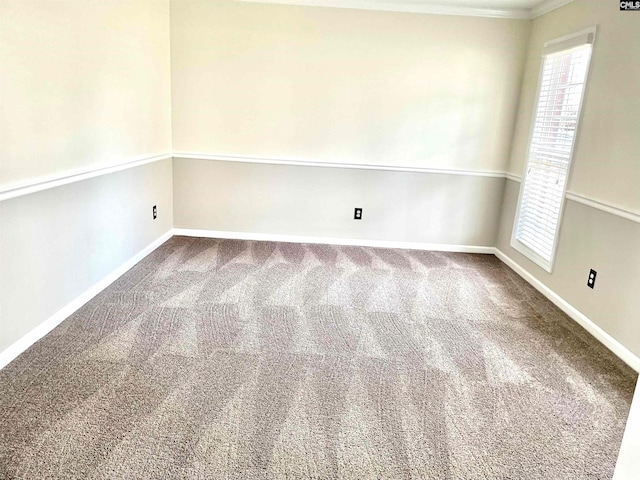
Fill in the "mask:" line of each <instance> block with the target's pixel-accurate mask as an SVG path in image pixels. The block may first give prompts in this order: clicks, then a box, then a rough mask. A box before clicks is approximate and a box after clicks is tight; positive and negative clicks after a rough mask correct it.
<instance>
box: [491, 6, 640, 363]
mask: <svg viewBox="0 0 640 480" xmlns="http://www.w3.org/2000/svg"><path fill="white" fill-rule="evenodd" d="M591 25H597V26H598V33H597V37H596V42H595V45H594V50H593V57H592V63H591V72H590V75H589V81H588V85H587V89H586V91H585V100H584V106H583V118H582V123H581V126H580V131H579V136H578V138H577V143H576V149H575V156H574V160H573V167H572V172H571V176H570V181H569V190H570V191H572V192H574V193H577V194H579V195H581V196H584V197H587V198H591V199H593V200H596V201H599V202H604V203H607V204H610V205H613V206H618V207H622V208H623V209H626V210H627V211H629V212H631V213H633V212H634V211H635V212H640V162H639V161H638V159H639V158H640V142H638V132H637V125H638V112H640V96H639V95H638V94H637V92H638V91H640V51H638V50H637V49H635V50H634V49H633V48H629V46H631V45H636V44H640V28H639V27H640V23H638V16H637V15H634V14H632V12H620V11H619V10H618V4H617V2H603V1H601V0H576V1H574V2H573V3H571V4H569V5H567V6H565V7H562V8H560V9H558V10H555V11H553V12H551V13H549V14H547V15H544V16H542V17H540V18H537V19H535V20H534V21H533V30H532V33H531V41H530V46H529V54H528V58H527V64H526V68H525V75H524V80H523V85H522V92H521V95H520V99H521V100H520V109H519V112H518V121H517V127H516V131H515V135H514V142H513V151H512V154H511V162H510V166H509V170H510V171H511V172H512V173H514V174H517V175H520V174H522V170H523V168H524V162H525V161H526V156H527V148H528V142H529V132H530V128H531V121H532V119H533V109H534V106H535V95H536V91H537V81H538V74H539V69H540V64H541V51H542V47H543V44H544V42H545V41H547V40H552V39H554V38H558V37H561V36H563V35H567V34H570V33H573V32H575V31H578V30H581V29H583V28H586V27H588V26H591ZM519 187H520V184H519V183H517V182H512V181H508V182H507V186H506V189H505V196H504V203H503V208H502V221H501V227H500V233H499V236H498V242H497V246H498V248H499V249H500V250H502V251H503V252H504V253H506V254H507V255H508V256H509V257H511V258H512V259H514V260H515V261H516V262H517V263H518V264H519V265H521V266H522V267H524V268H525V269H526V270H527V271H528V272H530V273H532V274H533V275H534V276H535V277H536V278H537V279H538V280H540V281H541V282H543V283H544V284H545V285H547V286H548V287H550V288H551V289H552V290H554V291H555V292H556V293H557V294H559V295H560V296H561V297H563V298H564V299H565V300H567V301H568V302H569V303H570V304H572V305H573V306H574V307H575V308H577V309H578V310H579V311H580V312H582V313H583V314H585V315H586V316H587V317H588V318H589V319H591V320H592V321H593V322H595V323H596V324H597V325H598V326H600V327H601V328H602V329H603V330H604V331H605V332H607V333H609V334H610V335H611V336H613V337H614V338H615V339H616V340H617V341H619V342H620V343H621V344H622V345H624V346H625V347H627V348H628V349H629V350H631V352H633V353H634V354H635V355H637V356H640V313H639V312H640V296H638V292H639V291H640V248H638V247H639V246H640V223H637V222H634V221H631V220H628V219H625V218H621V217H620V216H616V215H613V214H611V213H606V212H602V211H600V210H597V209H594V208H592V207H589V206H586V205H582V204H580V203H577V202H576V201H574V200H568V201H567V204H566V208H565V212H564V217H563V223H562V226H561V229H560V234H559V235H560V236H559V247H558V252H557V258H556V264H555V268H554V271H553V273H552V274H549V273H547V272H545V271H543V270H542V269H540V268H539V267H538V266H537V265H535V264H534V263H533V262H531V261H529V260H528V259H527V258H525V257H524V256H522V255H520V254H519V253H518V252H517V251H516V250H515V249H513V248H512V247H511V246H510V244H509V243H510V238H511V232H512V229H513V222H514V216H515V210H516V205H517V201H518V191H519V190H518V189H519ZM637 218H640V217H637ZM590 268H594V269H595V270H596V271H598V279H597V282H596V288H595V289H594V290H591V289H590V288H588V287H587V286H586V281H587V277H588V274H589V269H590Z"/></svg>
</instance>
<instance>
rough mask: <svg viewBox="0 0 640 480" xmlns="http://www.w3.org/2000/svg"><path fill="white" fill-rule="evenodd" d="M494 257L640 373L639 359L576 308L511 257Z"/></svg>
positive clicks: (501, 254) (497, 254)
mask: <svg viewBox="0 0 640 480" xmlns="http://www.w3.org/2000/svg"><path fill="white" fill-rule="evenodd" d="M495 255H496V257H498V258H499V259H500V260H502V261H503V262H504V263H505V264H506V265H507V266H509V267H510V268H511V269H512V270H513V271H515V272H516V273H517V274H518V275H520V276H521V277H522V278H524V279H525V280H526V281H527V282H528V283H530V284H531V285H532V286H533V287H534V288H535V289H536V290H538V291H539V292H540V293H542V294H543V295H544V296H545V297H547V298H548V299H549V300H551V301H552V302H553V303H554V304H555V305H556V306H557V307H558V308H560V310H562V311H563V312H564V313H566V314H567V315H569V317H571V318H572V319H573V320H575V321H576V322H577V323H578V324H580V325H581V326H582V327H583V328H584V329H585V330H586V331H587V332H589V333H590V334H591V335H593V336H594V337H595V338H596V339H597V340H598V341H599V342H600V343H602V344H603V345H604V346H605V347H607V348H608V349H609V350H611V351H612V352H613V353H614V354H615V355H616V356H617V357H618V358H620V360H622V361H623V362H624V363H626V364H627V365H629V366H630V367H631V368H633V369H634V370H635V371H636V372H639V373H640V358H639V357H637V356H636V355H635V354H634V353H632V352H631V351H629V350H628V349H627V348H626V347H625V346H623V345H622V344H621V343H620V342H618V341H617V340H616V339H615V338H613V337H612V336H611V335H609V334H608V333H607V332H605V331H604V330H603V329H602V328H600V327H599V326H598V325H596V324H595V323H594V322H593V321H592V320H590V319H589V318H587V316H586V315H584V314H583V313H582V312H580V311H579V310H578V309H577V308H575V307H574V306H573V305H571V304H570V303H569V302H567V301H566V300H565V299H564V298H562V297H560V296H559V295H558V294H557V293H555V292H554V291H553V290H551V289H550V288H549V287H547V286H546V285H545V284H544V283H542V282H541V281H540V280H538V279H537V278H536V277H534V276H533V275H531V274H530V273H529V272H528V271H526V270H525V269H524V268H523V267H521V266H520V265H519V264H517V263H516V262H515V261H514V260H513V259H512V258H511V257H509V256H508V255H507V254H505V253H504V252H502V251H501V250H500V249H498V248H496V249H495Z"/></svg>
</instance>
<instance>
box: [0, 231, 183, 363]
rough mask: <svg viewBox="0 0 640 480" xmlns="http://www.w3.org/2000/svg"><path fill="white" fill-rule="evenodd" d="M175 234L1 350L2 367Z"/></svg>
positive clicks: (169, 235) (120, 267)
mask: <svg viewBox="0 0 640 480" xmlns="http://www.w3.org/2000/svg"><path fill="white" fill-rule="evenodd" d="M172 236H173V231H172V230H169V231H168V232H166V233H165V234H163V235H162V236H160V237H159V238H158V239H157V240H154V241H153V242H151V243H150V244H149V245H147V246H146V247H145V248H143V249H142V250H141V251H139V252H138V253H136V254H135V255H134V256H133V257H131V258H130V259H129V260H127V261H126V262H124V263H123V264H122V265H120V266H119V267H118V268H116V269H115V270H114V271H113V272H111V273H110V274H109V275H107V276H106V277H104V278H103V279H102V280H100V281H99V282H98V283H96V284H95V285H94V286H92V287H91V288H89V290H87V291H86V292H84V293H83V294H81V295H80V296H79V297H77V298H76V299H75V300H72V301H71V302H70V303H68V304H67V305H65V306H64V307H62V309H60V310H58V311H57V312H56V313H54V314H53V315H52V316H50V317H49V318H48V319H46V320H45V321H43V322H42V323H41V324H40V325H38V326H37V327H36V328H34V329H33V330H31V331H30V332H29V333H27V334H26V335H25V336H23V337H22V338H20V340H18V341H17V342H15V343H13V344H12V345H10V346H9V347H8V348H6V349H5V350H4V351H2V352H0V369H2V368H4V367H6V366H7V365H8V364H9V363H10V362H11V361H13V360H14V359H15V358H16V357H17V356H18V355H20V354H21V353H23V352H24V351H26V350H27V349H28V348H29V347H30V346H31V345H33V344H34V343H36V342H37V341H38V340H40V339H41V338H42V337H44V336H45V335H46V334H47V333H49V332H50V331H51V330H53V329H54V328H56V327H57V326H58V325H60V324H61V323H62V322H63V321H64V320H66V319H67V318H68V317H69V316H70V315H72V314H73V313H74V312H75V311H76V310H78V309H79V308H80V307H82V306H83V305H84V304H85V303H87V302H88V301H89V300H91V299H92V298H93V297H95V296H96V295H97V294H99V293H100V292H101V291H103V290H104V289H105V288H107V287H108V286H109V285H111V284H112V283H113V282H114V281H116V280H117V279H118V278H119V277H120V276H122V275H123V274H124V273H126V272H127V271H128V270H129V269H130V268H131V267H133V266H134V265H135V264H137V263H138V262H139V261H140V260H142V259H143V258H144V257H146V256H147V255H149V254H150V253H151V252H153V251H154V250H155V249H156V248H158V247H159V246H160V245H162V244H163V243H164V242H166V241H167V240H169V239H170V238H171V237H172Z"/></svg>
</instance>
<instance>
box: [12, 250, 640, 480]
mask: <svg viewBox="0 0 640 480" xmlns="http://www.w3.org/2000/svg"><path fill="white" fill-rule="evenodd" d="M585 288H586V287H585ZM33 301H37V292H36V293H35V295H34V299H33ZM635 379H636V375H635V374H634V373H633V372H632V371H631V370H630V369H629V368H627V367H626V366H624V365H623V364H622V363H621V362H620V361H619V360H617V359H616V358H615V357H614V356H613V355H612V354H611V353H609V352H608V351H607V350H606V349H605V348H604V347H602V346H601V345H600V344H599V343H598V342H597V341H596V340H594V339H593V338H591V337H590V336H589V335H588V334H587V333H586V332H585V331H583V330H582V329H581V328H580V327H578V326H577V325H576V324H575V323H574V322H573V321H571V320H570V319H568V318H567V317H566V316H565V315H564V314H562V313H561V312H560V311H559V310H558V309H556V308H555V307H554V306H553V305H552V304H550V303H549V302H548V301H547V300H545V299H544V298H543V297H542V296H541V295H540V294H538V293H537V292H536V291H535V290H534V289H533V288H532V287H530V286H529V285H528V284H526V283H525V282H524V281H523V280H521V279H520V278H519V277H518V276H517V275H516V274H515V273H513V272H512V271H511V270H509V269H508V268H507V267H506V266H504V265H502V264H501V263H500V261H499V260H497V259H496V258H495V257H493V256H486V255H465V254H444V253H432V252H419V251H400V250H385V249H371V248H358V247H334V246H317V245H297V244H276V243H268V242H245V241H229V240H224V241H219V240H205V239H187V238H181V237H174V238H173V239H171V240H170V241H168V242H167V243H166V244H164V245H163V246H162V247H160V248H159V249H158V250H156V251H155V252H154V253H153V254H152V255H150V256H149V257H147V258H146V259H145V260H144V261H142V262H141V263H140V264H138V265H137V266H136V267H135V268H134V269H132V270H131V271H129V272H128V273H127V274H125V275H124V276H123V277H121V278H120V279H119V280H118V281H117V282H116V283H114V284H113V285H112V286H111V287H110V288H108V289H107V290H106V291H104V292H103V293H102V294H100V295H99V296H98V297H96V298H95V299H94V300H92V301H91V302H90V303H89V304H87V305H86V306H85V307H83V308H82V309H81V310H80V311H78V312H77V313H76V314H75V315H73V316H72V317H71V318H69V319H68V320H67V321H65V322H64V323H63V324H62V325H61V326H60V327H58V328H57V329H55V330H54V331H53V332H52V333H50V334H49V335H47V336H46V337H45V338H44V339H43V340H41V341H40V342H38V343H37V344H36V345H34V346H33V347H32V348H31V349H29V350H28V351H27V352H26V353H24V354H23V355H21V356H20V357H19V358H18V359H16V360H15V361H14V362H13V363H11V364H10V365H9V366H8V367H6V368H5V369H4V370H2V371H0V478H3V479H9V478H25V479H40V478H60V479H75V478H77V479H94V478H101V479H142V478H168V479H182V478H202V479H231V478H234V479H235V478H238V479H240V478H243V479H244V478H246V479H285V478H286V479H334V478H344V479H405V478H416V479H431V478H433V479H465V480H466V479H523V480H532V479H545V480H553V479H563V480H565V479H566V480H576V479H608V478H610V477H611V474H612V472H613V467H614V464H615V460H616V455H617V452H618V449H619V445H620V441H621V437H622V433H623V429H624V423H625V420H626V417H627V413H628V410H629V406H630V401H631V395H632V390H633V385H634V381H635Z"/></svg>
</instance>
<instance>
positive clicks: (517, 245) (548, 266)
mask: <svg viewBox="0 0 640 480" xmlns="http://www.w3.org/2000/svg"><path fill="white" fill-rule="evenodd" d="M596 33H597V26H596V25H593V26H591V27H588V28H585V29H583V30H579V31H577V32H574V33H571V34H569V35H565V36H563V37H560V38H556V39H553V40H550V41H548V42H545V45H549V44H555V43H557V42H565V41H567V40H569V39H572V38H577V37H581V36H584V35H585V34H589V35H591V36H590V37H588V40H589V43H587V44H586V45H591V50H590V52H589V59H588V60H587V68H586V72H585V77H584V88H583V90H582V96H581V97H580V105H579V106H578V116H577V117H576V129H575V134H574V137H573V143H572V145H571V152H570V153H569V166H568V169H567V175H566V176H565V179H564V185H563V186H562V190H563V194H562V199H561V201H560V215H559V217H558V223H557V225H556V231H555V236H554V240H553V247H552V249H551V258H550V259H548V260H547V259H546V258H542V257H541V256H540V255H539V254H538V253H536V252H534V251H533V250H531V249H530V248H528V247H527V246H526V245H524V244H523V243H522V242H520V241H519V240H518V239H517V238H516V233H517V229H518V218H519V217H520V208H521V206H522V199H523V196H524V188H523V187H524V182H526V178H527V171H528V169H529V162H530V160H531V143H532V139H533V132H534V129H535V125H536V117H537V115H538V104H539V103H540V90H541V86H542V75H543V73H544V62H545V57H546V56H547V55H543V56H542V62H541V63H540V67H539V68H540V73H539V77H538V85H537V87H536V103H535V108H534V110H533V118H532V119H531V127H530V131H529V143H528V146H527V148H528V150H527V161H526V162H525V165H524V170H523V174H522V181H523V184H522V186H521V188H520V192H519V195H518V205H517V207H516V216H515V220H514V222H513V230H512V231H511V246H512V247H513V248H514V249H516V250H517V251H519V252H520V253H522V254H523V255H524V256H525V257H527V258H529V260H531V261H532V262H534V263H536V264H537V265H538V266H540V267H542V268H543V269H544V270H546V271H547V272H549V273H552V272H553V267H554V265H555V262H556V253H557V250H558V240H559V237H560V231H561V229H562V222H563V220H564V206H565V203H566V200H567V189H568V187H569V180H570V178H571V173H572V171H573V168H572V167H573V163H574V162H573V157H574V154H575V149H576V145H577V144H578V140H579V138H580V127H581V125H582V113H583V106H584V99H585V97H586V96H587V95H586V93H587V87H588V86H589V73H590V71H591V60H592V59H593V47H594V43H595V40H596Z"/></svg>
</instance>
